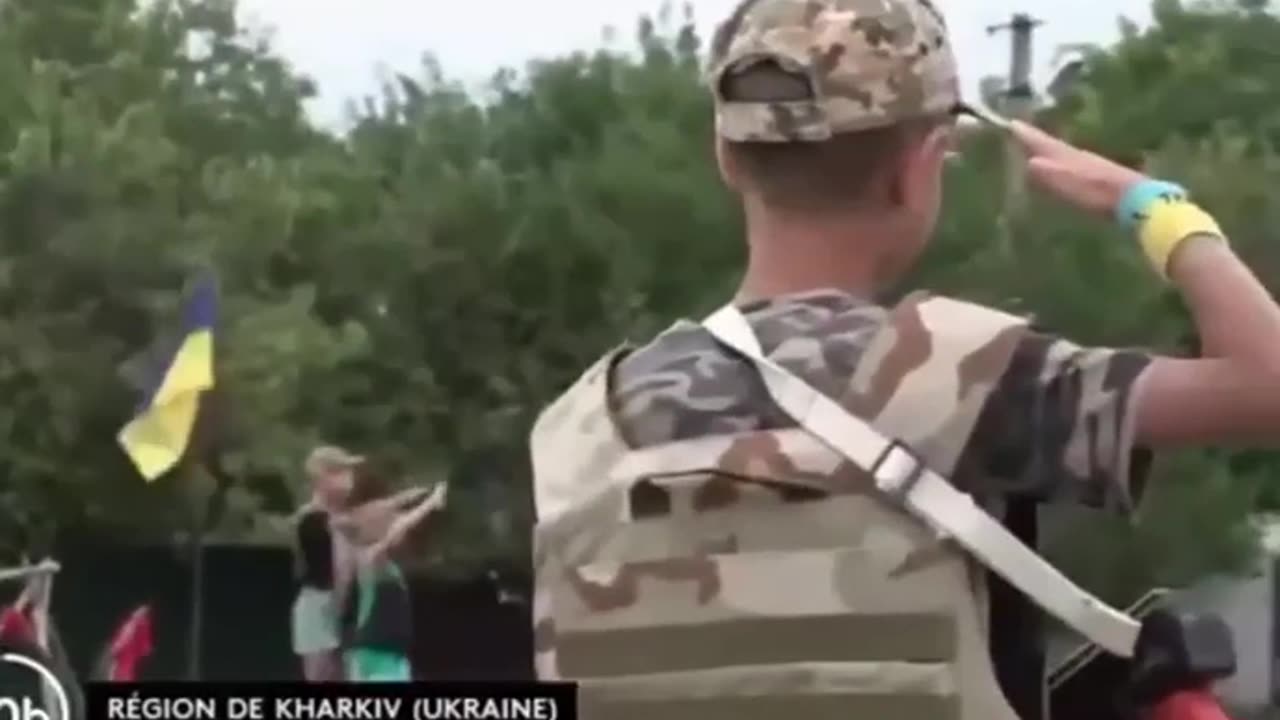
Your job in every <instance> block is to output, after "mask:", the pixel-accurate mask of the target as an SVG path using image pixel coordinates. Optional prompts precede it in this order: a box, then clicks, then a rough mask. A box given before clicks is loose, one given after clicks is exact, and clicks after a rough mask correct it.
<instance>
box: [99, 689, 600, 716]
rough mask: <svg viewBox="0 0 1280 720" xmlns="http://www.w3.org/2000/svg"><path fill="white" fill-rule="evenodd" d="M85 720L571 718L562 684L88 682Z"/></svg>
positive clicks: (573, 712)
mask: <svg viewBox="0 0 1280 720" xmlns="http://www.w3.org/2000/svg"><path fill="white" fill-rule="evenodd" d="M87 696H88V697H87V700H88V702H87V705H88V713H87V719H86V720H574V719H575V718H576V717H577V693H576V691H575V689H574V686H573V685H571V684H565V683H406V684H356V683H351V684H334V685H313V684H306V683H289V684H280V683H237V684H224V683H142V684H97V685H95V684H90V685H89V687H88V692H87Z"/></svg>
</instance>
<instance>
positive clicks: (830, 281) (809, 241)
mask: <svg viewBox="0 0 1280 720" xmlns="http://www.w3.org/2000/svg"><path fill="white" fill-rule="evenodd" d="M748 227H749V230H748V237H747V239H748V246H749V258H748V260H747V271H746V274H745V275H744V276H743V279H742V286H741V288H740V289H739V291H738V298H737V299H738V300H739V301H750V300H761V299H765V298H771V297H779V296H782V295H792V294H796V293H803V292H810V291H814V290H827V289H834V290H841V291H844V292H847V293H850V294H852V295H855V296H857V297H861V298H867V299H871V298H874V297H875V296H876V294H877V293H878V291H879V290H881V289H882V288H883V287H884V286H885V285H886V284H887V283H888V282H890V281H891V280H892V278H886V277H885V272H884V267H883V266H884V263H883V262H882V261H881V254H880V253H879V252H877V249H878V246H877V239H878V238H881V237H884V234H883V229H882V228H875V227H871V226H870V225H869V224H867V223H858V222H849V221H848V220H845V221H842V222H839V223H831V224H829V225H824V224H822V223H811V224H806V225H804V226H800V225H791V226H789V227H788V226H783V225H782V224H776V223H775V224H772V225H771V224H770V223H767V222H752V221H750V220H749V221H748Z"/></svg>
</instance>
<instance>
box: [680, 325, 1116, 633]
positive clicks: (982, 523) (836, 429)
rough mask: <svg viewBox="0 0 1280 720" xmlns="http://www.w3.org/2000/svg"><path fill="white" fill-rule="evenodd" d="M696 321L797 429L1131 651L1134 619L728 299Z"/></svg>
mask: <svg viewBox="0 0 1280 720" xmlns="http://www.w3.org/2000/svg"><path fill="white" fill-rule="evenodd" d="M703 326H704V327H705V328H706V329H707V330H708V331H709V332H710V333H711V334H712V335H713V336H715V338H716V339H717V340H719V341H720V342H721V343H722V344H724V345H725V346H727V347H729V348H731V349H732V350H734V351H735V352H737V353H738V354H740V355H742V356H743V357H745V358H747V359H749V360H750V361H751V362H752V363H753V364H754V365H755V367H756V370H757V371H758V372H759V373H760V376H761V378H762V379H763V380H764V384H765V386H766V387H767V388H768V389H769V394H770V395H771V396H772V397H773V400H774V401H775V402H776V403H777V404H778V406H779V407H781V408H782V410H783V411H784V412H786V413H787V414H788V415H789V416H791V418H792V419H794V420H795V421H796V423H797V424H799V425H800V426H801V427H802V428H804V429H805V430H807V431H809V432H810V433H812V434H813V435H814V436H815V437H817V438H818V439H819V440H822V441H823V442H824V443H826V444H827V445H829V446H830V447H831V449H832V450H834V451H836V452H838V453H840V454H841V455H843V456H844V457H846V458H848V459H849V460H850V461H851V462H852V463H854V464H855V465H857V466H858V467H860V468H862V469H863V470H865V471H867V472H868V473H870V474H871V476H872V477H874V478H875V481H876V486H877V487H878V488H879V489H880V491H881V492H883V493H884V494H885V495H886V496H888V497H889V498H891V499H892V500H894V501H895V502H897V503H898V504H900V505H901V506H902V507H903V508H904V509H905V510H906V511H908V512H909V513H910V514H911V515H913V516H915V517H916V518H917V519H919V520H921V521H923V522H924V523H925V524H927V525H928V526H930V527H931V528H932V529H933V530H934V531H935V532H937V533H939V534H941V535H943V536H945V537H949V538H951V539H953V540H955V541H956V543H958V544H959V545H960V546H961V547H963V548H964V549H965V550H967V551H968V552H969V553H970V554H971V555H973V556H974V557H975V558H977V559H978V560H979V561H980V562H981V563H982V564H983V565H985V566H986V567H987V568H989V569H990V570H992V571H993V572H995V573H997V574H999V575H1000V576H1002V577H1003V578H1004V579H1005V580H1006V581H1008V582H1009V584H1011V585H1013V586H1014V587H1016V588H1018V589H1019V590H1021V591H1022V592H1023V593H1024V594H1026V596H1027V597H1029V598H1031V599H1032V600H1033V601H1035V603H1036V604H1038V605H1039V606H1040V607H1042V608H1044V610H1045V611H1046V612H1048V613H1050V614H1051V615H1053V616H1054V617H1056V618H1058V619H1059V620H1061V621H1062V622H1064V623H1066V624H1067V625H1068V626H1070V627H1071V628H1073V629H1074V630H1076V631H1077V632H1079V633H1080V634H1082V635H1084V636H1085V637H1087V638H1088V639H1089V640H1091V641H1092V642H1093V643H1095V644H1096V645H1098V646H1100V647H1103V648H1106V649H1107V650H1108V651H1109V652H1111V653H1114V654H1116V655H1118V656H1121V657H1126V658H1127V657H1132V656H1133V652H1134V645H1135V644H1136V642H1137V639H1138V629H1139V624H1138V622H1137V621H1136V620H1134V619H1133V618H1131V617H1129V616H1128V615H1125V614H1124V613H1122V612H1120V611H1119V610H1116V609H1114V608H1112V607H1111V606H1109V605H1107V604H1105V603H1103V602H1102V601H1101V600H1099V599H1098V598H1096V597H1094V596H1093V595H1091V594H1089V593H1088V592H1086V591H1085V590H1084V589H1083V588H1081V587H1079V586H1078V585H1076V584H1075V583H1073V582H1071V580H1070V579H1068V578H1067V577H1066V576H1065V575H1063V574H1062V573H1060V572H1058V570H1057V569H1056V568H1054V567H1053V566H1052V565H1050V564H1049V563H1048V562H1046V561H1045V560H1044V558H1042V557H1040V555H1039V554H1037V553H1036V552H1035V551H1033V550H1031V549H1030V548H1028V547H1027V546H1026V545H1024V544H1023V543H1022V542H1021V541H1020V540H1018V538H1017V537H1015V536H1014V535H1013V534H1011V533H1010V532H1009V531H1008V530H1007V529H1006V528H1005V527H1004V525H1002V524H1001V523H1000V522H999V521H997V520H996V519H995V518H993V517H991V515H990V514H988V513H987V512H986V511H985V510H983V509H982V508H981V507H979V506H978V504H977V503H975V502H974V501H973V498H971V497H970V496H969V495H967V494H965V493H963V492H961V491H959V490H957V489H956V488H955V487H954V486H953V485H952V484H951V482H950V481H949V480H947V479H946V478H944V477H942V476H941V475H939V474H938V473H936V472H934V471H933V470H930V469H929V468H928V467H926V466H925V464H924V462H923V461H922V460H920V459H919V458H918V457H916V455H915V453H914V452H912V451H911V450H910V449H909V448H907V447H905V446H904V445H902V444H901V443H899V442H897V441H895V440H890V439H888V438H886V437H884V436H883V435H881V434H880V432H879V431H877V430H876V429H875V428H873V427H872V426H871V425H869V424H868V423H867V422H866V421H864V420H861V419H859V418H857V417H855V416H854V415H852V414H851V413H849V412H847V411H846V410H845V409H844V408H843V407H841V406H840V405H839V403H837V402H835V401H834V400H831V399H830V398H828V397H827V396H825V395H823V394H822V393H820V392H818V391H817V390H815V389H814V388H813V387H811V386H810V385H809V384H808V383H806V382H804V381H803V380H801V379H800V378H799V377H796V376H795V375H793V374H792V373H791V372H789V371H787V370H786V369H784V368H783V367H781V366H780V365H778V364H777V363H775V362H773V361H771V360H769V359H768V358H766V357H765V356H764V352H763V350H762V349H761V347H760V342H759V340H758V339H757V338H756V335H755V332H754V331H753V330H752V329H751V325H750V324H749V323H748V322H747V319H746V318H745V317H743V315H742V313H741V312H739V311H738V309H737V308H735V307H733V306H732V305H728V306H725V307H724V308H721V309H720V310H718V311H717V312H716V313H715V314H713V315H712V316H711V317H709V318H707V319H706V320H705V321H704V322H703Z"/></svg>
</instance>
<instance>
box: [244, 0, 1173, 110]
mask: <svg viewBox="0 0 1280 720" xmlns="http://www.w3.org/2000/svg"><path fill="white" fill-rule="evenodd" d="M240 4H241V8H242V12H243V15H244V17H245V19H247V20H249V21H250V22H251V23H253V24H254V25H256V26H258V27H263V28H270V29H272V30H273V32H274V37H275V40H276V46H277V47H278V48H279V49H280V51H281V52H283V53H284V54H285V56H287V57H288V58H289V59H290V60H291V61H292V62H293V63H294V65H295V66H296V67H297V69H299V70H300V71H302V72H304V73H306V74H308V75H310V76H311V77H313V78H314V79H315V80H317V81H318V82H319V84H320V89H321V93H322V98H321V100H320V101H319V103H318V104H317V107H316V108H315V109H316V111H317V112H318V113H319V115H320V117H321V118H323V119H324V120H326V121H335V120H337V119H339V118H341V117H342V108H343V103H344V101H345V100H347V99H349V98H352V97H358V96H361V95H363V94H365V93H367V92H370V91H372V90H373V89H375V88H376V78H377V71H378V69H379V68H383V69H390V70H395V71H399V72H408V73H411V74H412V73H414V72H415V71H416V70H417V68H418V67H419V66H420V63H419V60H420V58H421V57H422V54H423V53H424V52H427V51H429V52H431V53H433V54H435V55H436V57H437V58H439V59H440V61H441V62H442V63H443V65H444V68H445V71H446V72H447V73H448V74H449V75H450V76H453V77H459V78H463V79H468V80H477V81H478V80H482V79H484V78H486V77H487V76H488V75H489V74H490V73H492V72H493V71H494V70H497V69H498V68H500V67H502V66H520V65H522V64H523V62H524V61H525V60H527V59H529V58H532V57H537V56H545V55H548V54H555V53H559V52H563V51H565V50H572V49H578V48H590V47H594V46H598V45H599V44H600V43H601V39H602V36H603V29H604V28H605V27H608V26H612V27H615V28H617V29H618V31H619V32H618V35H619V37H620V38H622V39H624V40H629V39H630V38H631V36H632V32H633V28H634V27H635V22H636V20H637V19H638V18H639V17H640V15H642V14H643V13H645V12H651V11H655V10H657V9H658V8H659V7H660V6H661V0H471V1H470V2H459V1H456V0H455V1H452V2H445V1H443V0H240ZM735 4H736V0H694V2H693V6H694V14H695V17H696V18H697V21H698V24H699V27H700V28H702V29H703V30H704V31H709V30H710V29H712V28H714V26H715V25H716V24H717V23H719V22H720V21H721V20H722V19H723V17H724V16H725V15H727V14H728V12H729V11H730V10H731V9H732V7H733V6H734V5H735ZM1150 4H1151V3H1150V0H1105V1H1100V2H1097V3H1096V4H1094V3H1087V4H1086V3H1068V2H1063V0H941V1H940V2H939V5H940V6H941V7H942V9H943V11H944V12H945V13H946V14H947V18H948V21H949V22H950V25H951V30H952V34H953V35H954V36H955V44H956V51H957V54H958V56H959V59H960V66H961V70H962V73H963V75H964V77H965V80H966V83H967V84H968V85H969V86H970V87H974V86H976V83H977V80H978V78H980V77H982V76H985V75H990V74H1006V73H1007V72H1008V62H1009V59H1008V58H1009V39H1008V35H1007V34H1002V35H997V36H995V37H990V36H988V35H987V32H986V28H987V26H989V25H992V24H995V23H999V22H1003V21H1006V20H1007V19H1008V17H1009V16H1010V14H1011V13H1013V12H1015V11H1023V12H1029V13H1031V14H1032V15H1034V16H1035V17H1037V18H1039V19H1042V20H1044V21H1045V25H1044V26H1043V27H1042V28H1040V29H1039V30H1038V31H1037V35H1036V44H1037V48H1036V68H1037V74H1038V79H1039V80H1040V82H1041V83H1043V82H1045V81H1046V80H1047V79H1048V78H1047V76H1048V74H1049V72H1050V70H1051V67H1050V65H1051V63H1052V61H1053V59H1054V53H1055V51H1056V50H1057V49H1058V48H1059V47H1061V46H1063V45H1066V44H1073V43H1081V42H1092V43H1097V42H1107V41H1110V40H1114V39H1115V38H1116V37H1117V27H1118V25H1117V18H1119V17H1120V16H1121V15H1124V16H1125V17H1128V18H1130V19H1133V20H1136V21H1138V22H1143V23H1145V22H1146V21H1147V20H1148V19H1149V18H1150ZM1087 5H1094V6H1095V7H1098V8H1099V9H1098V10H1094V11H1092V12H1090V11H1088V10H1085V7H1086V6H1087ZM1102 7H1106V8H1107V9H1106V10H1103V9H1101V8H1102ZM704 36H705V34H704Z"/></svg>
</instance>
